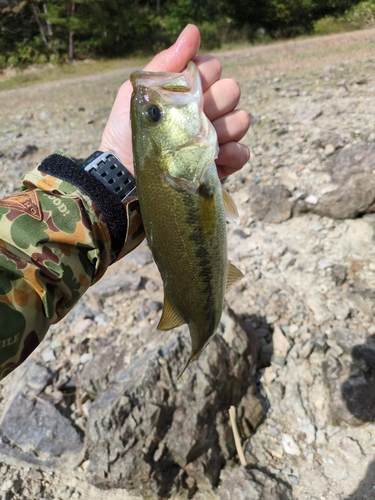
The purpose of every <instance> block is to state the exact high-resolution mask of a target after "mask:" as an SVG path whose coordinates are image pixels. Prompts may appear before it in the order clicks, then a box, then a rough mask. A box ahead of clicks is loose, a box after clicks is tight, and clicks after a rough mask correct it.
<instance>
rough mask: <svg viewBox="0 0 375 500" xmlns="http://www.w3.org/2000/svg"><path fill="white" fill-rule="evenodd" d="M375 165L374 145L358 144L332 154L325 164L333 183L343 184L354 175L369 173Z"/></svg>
mask: <svg viewBox="0 0 375 500" xmlns="http://www.w3.org/2000/svg"><path fill="white" fill-rule="evenodd" d="M374 165H375V143H370V144H368V143H365V142H360V143H358V144H353V145H350V146H347V147H346V148H344V149H341V150H340V151H337V152H336V153H334V154H333V155H332V156H331V157H330V159H329V161H328V162H327V168H328V172H329V173H330V175H331V177H332V180H333V181H334V182H337V183H340V184H343V183H344V182H346V181H347V180H348V179H349V178H350V177H351V176H352V175H354V174H364V173H367V174H369V173H371V172H372V170H373V168H374Z"/></svg>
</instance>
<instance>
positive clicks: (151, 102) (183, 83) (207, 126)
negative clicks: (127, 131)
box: [131, 61, 217, 175]
mask: <svg viewBox="0 0 375 500" xmlns="http://www.w3.org/2000/svg"><path fill="white" fill-rule="evenodd" d="M131 82H132V85H133V94H132V99H131V125H132V137H133V155H134V164H135V171H136V175H137V169H140V168H143V165H144V163H143V161H142V160H143V159H144V158H145V157H149V158H162V159H163V160H166V161H161V162H160V163H159V168H162V169H163V170H168V165H169V162H168V159H170V158H173V157H174V156H176V155H177V154H178V152H179V151H181V150H182V149H184V148H185V149H186V148H191V147H199V146H200V145H202V144H203V143H204V144H206V143H207V141H208V142H209V143H210V144H211V145H212V147H213V148H215V147H216V144H217V137H216V133H215V131H214V128H213V127H212V125H211V123H210V122H209V121H208V119H207V117H206V116H205V114H204V112H203V93H202V86H201V81H200V76H199V72H198V69H197V67H196V65H195V64H194V63H193V62H192V61H190V62H189V63H188V65H187V68H186V69H185V70H184V71H183V72H182V73H166V72H156V73H154V72H148V71H138V72H135V73H133V74H132V75H131ZM137 160H140V161H137Z"/></svg>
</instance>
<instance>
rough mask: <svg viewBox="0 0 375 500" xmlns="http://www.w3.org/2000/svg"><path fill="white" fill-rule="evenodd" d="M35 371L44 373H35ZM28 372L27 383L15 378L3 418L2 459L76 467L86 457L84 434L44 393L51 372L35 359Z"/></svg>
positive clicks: (0, 430) (13, 462)
mask: <svg viewBox="0 0 375 500" xmlns="http://www.w3.org/2000/svg"><path fill="white" fill-rule="evenodd" d="M24 370H25V368H24ZM35 370H37V371H38V372H40V373H41V374H42V376H40V373H37V374H36V376H34V371H35ZM25 371H26V373H25ZM25 371H24V372H23V374H24V380H26V382H27V383H26V384H23V385H22V384H20V383H19V381H16V384H15V389H16V390H15V391H14V392H13V396H12V399H11V400H10V401H9V403H8V405H7V406H6V408H5V410H4V412H3V415H2V417H1V421H0V440H1V446H0V460H1V462H3V463H7V464H10V465H16V466H17V467H30V466H35V467H46V468H55V469H60V470H62V471H64V470H65V471H66V470H73V469H74V468H75V467H77V465H78V464H79V463H80V462H81V461H82V459H83V456H84V445H83V442H82V437H81V436H80V434H79V433H78V432H77V430H76V429H75V427H74V426H73V425H72V423H71V422H70V421H69V419H68V418H66V417H65V416H63V415H62V414H61V413H60V412H59V411H58V409H57V408H55V406H54V405H53V404H52V403H51V401H50V400H48V399H47V398H45V397H44V396H43V395H42V394H41V390H42V388H43V387H44V386H45V384H46V382H47V381H48V380H50V377H51V374H50V372H49V371H48V370H47V369H46V368H45V367H41V366H40V365H39V364H36V363H35V362H30V363H28V365H27V367H26V370H25Z"/></svg>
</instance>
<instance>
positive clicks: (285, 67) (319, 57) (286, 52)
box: [217, 29, 375, 77]
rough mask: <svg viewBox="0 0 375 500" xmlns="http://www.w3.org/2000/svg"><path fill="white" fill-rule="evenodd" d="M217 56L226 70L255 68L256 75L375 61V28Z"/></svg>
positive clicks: (242, 70)
mask: <svg viewBox="0 0 375 500" xmlns="http://www.w3.org/2000/svg"><path fill="white" fill-rule="evenodd" d="M217 55H218V56H219V57H220V59H221V60H222V62H223V66H224V72H225V73H227V74H228V73H230V72H231V71H232V70H233V69H234V68H236V70H238V72H239V74H240V75H241V73H246V72H248V70H251V74H252V75H253V76H255V77H256V76H258V75H259V76H260V75H262V74H264V71H267V72H270V73H271V74H272V75H273V74H274V75H279V74H288V73H290V72H292V71H293V72H294V71H296V70H300V71H304V70H309V71H311V68H312V67H316V68H317V69H319V68H322V67H326V66H327V65H336V64H339V63H340V62H345V61H348V60H350V61H352V62H353V61H361V60H368V59H371V58H374V61H375V29H371V30H362V31H354V32H351V33H339V34H334V35H327V36H320V37H312V38H304V39H295V40H290V41H287V42H280V43H276V44H272V45H263V46H257V47H248V48H247V49H244V50H239V51H231V52H225V53H220V52H218V53H217ZM236 73H237V71H236Z"/></svg>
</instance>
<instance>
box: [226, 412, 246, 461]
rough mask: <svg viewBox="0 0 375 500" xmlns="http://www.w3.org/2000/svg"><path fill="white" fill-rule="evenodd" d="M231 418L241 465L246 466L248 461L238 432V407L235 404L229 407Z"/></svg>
mask: <svg viewBox="0 0 375 500" xmlns="http://www.w3.org/2000/svg"><path fill="white" fill-rule="evenodd" d="M229 420H230V425H231V427H232V432H233V437H234V443H235V445H236V450H237V453H238V457H239V459H240V462H241V465H243V466H244V467H246V465H247V462H246V459H245V454H244V452H243V449H242V445H241V439H240V434H239V432H238V427H237V420H236V408H235V407H234V406H231V407H230V408H229Z"/></svg>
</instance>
